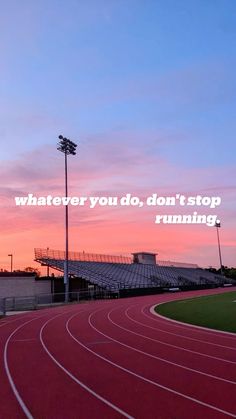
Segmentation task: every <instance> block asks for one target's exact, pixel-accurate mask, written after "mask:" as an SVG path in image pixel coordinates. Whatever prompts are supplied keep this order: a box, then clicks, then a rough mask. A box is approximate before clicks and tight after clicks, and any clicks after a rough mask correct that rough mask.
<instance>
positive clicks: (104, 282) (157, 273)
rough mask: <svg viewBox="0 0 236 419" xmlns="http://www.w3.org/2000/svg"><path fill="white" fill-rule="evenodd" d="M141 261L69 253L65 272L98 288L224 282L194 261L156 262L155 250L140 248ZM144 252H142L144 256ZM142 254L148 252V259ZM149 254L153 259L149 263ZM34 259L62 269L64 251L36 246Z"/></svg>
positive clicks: (130, 287)
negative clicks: (191, 263)
mask: <svg viewBox="0 0 236 419" xmlns="http://www.w3.org/2000/svg"><path fill="white" fill-rule="evenodd" d="M135 255H136V256H135V260H136V261H137V260H138V259H139V258H138V259H137V255H138V256H140V255H141V256H140V260H144V263H133V261H132V258H125V257H122V256H106V255H97V254H96V255H94V254H85V253H75V252H73V253H69V260H68V272H69V275H70V276H71V277H77V278H81V279H83V280H85V281H86V282H87V283H88V284H93V285H94V286H96V287H97V288H102V289H105V290H106V289H107V290H111V291H118V290H122V289H123V290H124V289H135V288H163V287H166V288H168V287H169V288H170V287H182V288H186V287H194V286H206V287H207V286H220V285H223V284H224V282H225V278H224V277H222V276H221V275H215V274H213V273H211V272H209V271H207V270H205V269H202V268H199V267H197V265H195V267H194V265H189V266H190V267H188V264H186V263H184V264H183V266H182V267H181V264H180V263H174V262H168V263H169V266H167V265H165V264H164V262H159V261H158V262H156V258H155V254H148V253H145V252H140V253H139V254H138V253H137V254H135ZM143 255H144V256H143ZM145 255H148V256H149V259H147V260H148V263H147V262H145ZM150 255H152V258H153V263H150V262H149V261H150ZM35 260H36V261H37V262H39V263H41V264H42V265H46V266H49V267H51V268H53V269H56V270H59V271H61V272H63V271H64V262H65V253H64V252H61V251H54V250H51V249H50V250H49V249H46V250H45V249H35Z"/></svg>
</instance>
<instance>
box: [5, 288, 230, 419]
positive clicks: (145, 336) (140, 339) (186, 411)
mask: <svg viewBox="0 0 236 419" xmlns="http://www.w3.org/2000/svg"><path fill="white" fill-rule="evenodd" d="M230 291H232V289H231V290H230ZM217 292H222V290H221V291H219V290H211V291H210V290H208V291H197V292H188V293H187V292H186V293H178V294H174V295H170V294H164V295H156V296H148V297H138V298H132V299H131V298H129V299H121V300H112V301H102V302H101V301H100V302H99V301H98V302H94V303H89V304H79V305H73V306H67V307H66V306H64V307H59V308H54V309H46V310H41V311H37V312H31V313H28V314H22V315H18V316H14V317H10V318H5V319H2V320H1V321H0V337H1V341H0V342H1V343H0V351H1V364H0V368H1V371H0V401H1V402H0V418H1V419H2V418H3V419H13V418H14V419H15V418H18V419H19V418H25V417H28V418H35V419H47V418H50V419H54V418H57V419H60V418H63V419H71V418H73V419H75V418H89V419H90V418H103V419H105V418H120V417H127V418H132V417H134V418H145V419H146V418H158V419H164V418H168V419H172V418H173V419H185V418H186V419H189V418H191V419H194V418H196V419H200V418H201V419H208V418H209V419H210V418H212V419H218V418H219V419H220V418H229V417H234V418H235V417H236V336H234V335H232V334H227V333H221V332H214V331H210V330H204V329H202V328H199V329H198V328H194V327H191V326H190V327H189V326H184V325H183V324H178V323H174V322H171V321H169V320H166V319H164V318H161V317H157V316H155V315H153V314H152V313H150V307H151V306H152V305H153V304H155V303H160V302H163V301H167V300H170V299H180V298H189V297H192V296H194V295H195V296H197V295H201V294H208V293H209V294H210V293H211V294H212V293H217Z"/></svg>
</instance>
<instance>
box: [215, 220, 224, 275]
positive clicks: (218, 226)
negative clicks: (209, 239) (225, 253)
mask: <svg viewBox="0 0 236 419" xmlns="http://www.w3.org/2000/svg"><path fill="white" fill-rule="evenodd" d="M215 227H216V231H217V242H218V249H219V259H220V273H221V275H223V269H222V266H223V265H222V257H221V249H220V236H219V228H220V227H221V224H220V221H216V223H215Z"/></svg>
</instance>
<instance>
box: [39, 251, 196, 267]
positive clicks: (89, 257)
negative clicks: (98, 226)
mask: <svg viewBox="0 0 236 419" xmlns="http://www.w3.org/2000/svg"><path fill="white" fill-rule="evenodd" d="M34 253H35V260H36V261H37V262H42V261H43V260H45V259H57V260H65V252H64V251H63V250H53V249H42V248H36V249H34ZM68 256H69V260H75V261H76V260H77V261H80V262H104V263H125V264H129V265H130V264H131V263H133V258H131V257H128V256H114V255H103V254H98V253H86V252H69V255H68ZM157 265H159V266H168V267H173V268H199V266H198V265H196V264H193V263H184V262H173V261H171V260H167V261H166V260H157Z"/></svg>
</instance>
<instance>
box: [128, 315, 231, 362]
mask: <svg viewBox="0 0 236 419" xmlns="http://www.w3.org/2000/svg"><path fill="white" fill-rule="evenodd" d="M127 317H128V318H130V320H132V321H133V322H134V323H136V320H134V319H131V317H129V316H127ZM147 327H151V326H147ZM154 330H157V329H156V328H154ZM146 339H148V340H151V341H153V342H158V343H161V344H163V345H166V346H170V347H172V348H175V349H179V350H180V351H185V352H190V353H193V354H196V355H199V356H204V357H206V358H210V359H216V360H217V361H221V362H226V363H229V364H233V365H235V364H236V361H230V360H228V359H224V358H219V357H217V356H213V355H207V354H204V353H202V352H197V351H193V350H192V349H186V348H183V347H182V346H176V345H173V344H171V343H167V342H164V341H162V340H158V339H154V338H150V337H148V336H146Z"/></svg>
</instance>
